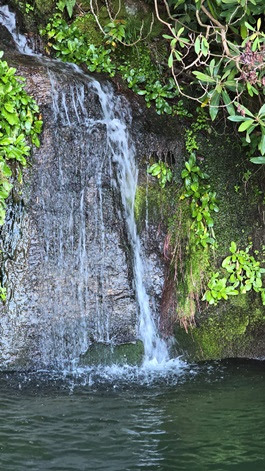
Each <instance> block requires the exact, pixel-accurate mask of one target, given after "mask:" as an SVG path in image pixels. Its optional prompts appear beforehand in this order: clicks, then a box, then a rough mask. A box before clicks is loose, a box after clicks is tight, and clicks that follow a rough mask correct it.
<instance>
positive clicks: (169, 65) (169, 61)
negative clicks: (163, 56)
mask: <svg viewBox="0 0 265 471" xmlns="http://www.w3.org/2000/svg"><path fill="white" fill-rule="evenodd" d="M172 65H173V54H172V52H171V54H170V56H169V58H168V67H169V68H170V69H171V67H172Z"/></svg>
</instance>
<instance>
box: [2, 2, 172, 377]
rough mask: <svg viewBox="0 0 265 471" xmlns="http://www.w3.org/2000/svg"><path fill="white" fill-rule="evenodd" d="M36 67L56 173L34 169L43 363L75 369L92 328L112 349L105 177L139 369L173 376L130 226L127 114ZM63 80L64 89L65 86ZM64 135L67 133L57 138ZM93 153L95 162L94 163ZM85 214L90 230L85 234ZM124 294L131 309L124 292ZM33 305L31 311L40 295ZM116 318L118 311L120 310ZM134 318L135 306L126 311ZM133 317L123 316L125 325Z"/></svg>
mask: <svg viewBox="0 0 265 471" xmlns="http://www.w3.org/2000/svg"><path fill="white" fill-rule="evenodd" d="M0 21H2V22H3V24H4V25H5V26H6V27H7V29H8V30H9V31H10V33H11V34H12V36H13V38H14V40H15V42H16V44H17V46H18V49H19V50H20V52H24V53H27V54H31V51H30V49H29V48H28V47H27V45H26V42H25V41H26V40H25V41H24V39H25V38H24V37H23V36H21V35H20V34H19V33H18V32H17V30H16V27H15V17H14V15H13V14H12V13H10V11H9V9H8V7H6V6H4V7H0ZM23 38H24V39H23ZM38 61H39V62H42V63H43V65H44V66H45V67H46V68H47V74H48V77H49V80H50V84H51V103H52V111H53V125H52V131H51V132H52V133H53V137H52V140H53V142H54V145H53V147H54V152H55V155H56V154H57V158H58V162H57V166H56V175H55V176H54V179H53V180H52V181H51V179H50V176H49V175H47V170H45V169H47V165H50V166H52V165H54V162H53V161H52V160H51V162H48V163H47V162H45V163H43V164H42V165H43V168H42V167H41V168H40V169H39V173H40V175H41V177H40V178H39V195H40V196H39V197H37V201H38V202H39V208H40V213H38V214H39V215H38V218H39V222H38V231H39V232H40V233H41V238H43V241H44V242H43V248H42V249H41V252H42V260H41V263H42V266H41V267H40V268H39V273H38V275H37V276H38V277H39V280H41V283H43V286H45V289H46V294H47V299H46V302H45V305H44V306H43V307H42V308H38V311H36V312H38V313H37V315H36V316H35V317H34V321H35V323H36V324H38V323H39V326H40V328H39V331H40V334H39V354H40V356H41V364H43V365H44V366H49V364H51V365H56V366H57V367H58V368H63V367H65V366H69V361H70V364H71V365H72V366H73V365H75V366H76V365H77V363H78V359H79V357H80V355H82V354H83V353H85V352H86V350H87V349H88V348H89V345H90V339H89V331H90V330H91V322H92V321H91V319H93V331H94V334H93V336H94V340H95V341H97V342H104V343H111V342H112V341H113V329H114V330H115V326H114V327H113V326H112V325H111V322H112V320H111V318H110V313H111V307H110V301H109V299H110V298H109V296H110V295H109V292H112V291H113V284H115V283H114V282H111V283H110V281H109V278H110V276H111V277H112V279H113V276H114V275H113V273H115V270H114V269H116V272H117V275H116V277H117V278H118V277H119V267H118V266H117V267H113V266H111V265H112V264H111V257H112V252H111V250H112V247H113V246H115V244H116V245H117V247H116V249H117V250H118V245H119V243H118V241H117V240H115V239H114V235H115V234H116V233H115V234H114V235H113V234H110V233H109V229H107V228H106V220H107V219H108V214H107V211H108V206H107V209H106V204H107V203H106V201H107V198H109V196H106V190H105V186H104V180H106V173H107V174H108V181H109V182H111V187H112V191H113V193H115V192H116V193H117V191H118V192H119V195H120V196H119V198H120V200H121V203H122V214H118V215H117V216H116V222H115V224H114V226H115V227H116V228H117V227H118V226H123V225H124V226H125V227H126V232H127V236H126V237H127V239H128V243H129V247H130V250H129V251H130V254H131V260H132V267H133V288H134V292H135V297H136V301H137V306H138V337H139V338H140V339H141V340H142V342H143V345H144V360H143V364H142V367H143V368H144V369H145V368H147V369H148V368H149V369H150V368H152V367H160V366H161V367H163V368H164V367H165V366H166V365H169V366H170V367H172V365H173V363H172V362H173V360H169V354H168V349H167V345H166V343H165V341H164V340H163V339H161V337H160V335H159V332H158V327H157V325H156V320H155V319H154V316H153V312H152V308H151V306H152V304H153V303H152V300H150V299H149V296H148V293H147V289H146V286H145V282H144V278H145V273H146V262H145V259H144V256H143V253H142V249H141V241H140V238H139V235H138V234H137V228H136V223H135V219H134V201H135V195H136V189H137V179H138V169H137V164H136V150H135V146H134V144H133V141H132V138H131V136H130V131H129V129H130V126H131V123H132V115H131V110H130V106H129V104H128V102H127V101H126V100H125V98H123V97H120V96H116V95H115V94H114V92H113V89H112V86H111V85H110V84H104V85H101V84H100V83H99V82H98V81H97V80H94V79H93V78H91V77H89V76H87V75H85V74H84V73H83V72H82V71H81V69H79V68H78V67H77V66H75V65H72V64H62V63H60V62H59V61H55V60H51V59H47V58H43V59H42V58H41V57H40V56H39V57H38ZM68 75H69V80H68V82H69V83H67V84H66V85H65V83H64V81H65V77H66V76H68ZM97 102H98V103H99V104H100V107H99V109H98V106H97V105H96V103H97ZM60 129H62V130H63V132H59V130H60ZM102 136H104V139H102ZM93 139H95V141H93ZM95 146H97V147H99V149H98V150H97V149H96V147H95ZM96 151H97V152H98V155H99V156H100V158H99V157H97V156H95V158H94V153H95V152H96ZM67 152H74V156H75V161H73V169H71V172H72V174H71V175H72V176H69V172H70V170H69V165H70V166H71V164H69V162H65V159H64V156H65V155H66V153H67ZM51 159H52V157H51ZM76 162H78V168H76V166H75V165H76ZM45 172H46V174H45ZM70 178H73V179H75V180H77V179H78V182H79V183H78V185H79V187H80V190H78V192H76V190H75V191H74V192H73V191H72V192H70V190H69V187H70V183H71V182H70ZM55 186H56V189H55V188H54V187H55ZM54 190H55V191H54ZM54 211H55V212H54ZM91 214H93V218H92V219H93V221H92V223H91V225H90V226H89V217H90V215H91ZM119 230H120V229H119ZM116 231H118V228H117V229H116ZM115 237H116V236H115ZM122 243H124V241H122ZM122 257H123V258H122ZM118 260H119V262H118V263H121V264H124V263H125V261H124V255H122V254H121V255H120V258H119V259H118ZM113 262H114V260H113ZM114 263H115V262H114ZM113 270H114V272H113ZM110 273H111V275H110ZM47 275H48V276H47ZM118 282H119V280H118V281H117V282H116V285H117V284H118ZM51 285H52V291H51ZM116 285H115V286H116ZM110 287H111V289H110ZM126 290H127V291H126V293H128V294H127V295H126V296H128V300H129V299H130V297H131V294H130V291H129V290H130V288H129V287H127V288H126ZM116 291H117V286H116ZM33 299H35V303H36V304H37V302H38V292H36V296H35V298H34V296H33ZM115 299H117V300H118V299H119V297H118V295H116V298H115V297H114V303H116V304H117V302H118V301H115ZM126 299H127V298H125V301H126ZM112 309H114V308H113V307H112ZM119 309H120V307H119V305H118V304H117V306H116V310H119ZM130 310H132V304H131V305H130V306H129V304H128V311H130ZM124 312H126V311H125V310H124ZM75 313H76V314H75ZM130 316H131V314H130V312H128V319H130ZM123 321H124V320H123V319H121V322H123ZM124 322H125V321H124ZM124 325H125V324H124ZM41 326H43V327H41ZM179 364H180V363H179V362H177V363H175V366H176V365H177V367H179Z"/></svg>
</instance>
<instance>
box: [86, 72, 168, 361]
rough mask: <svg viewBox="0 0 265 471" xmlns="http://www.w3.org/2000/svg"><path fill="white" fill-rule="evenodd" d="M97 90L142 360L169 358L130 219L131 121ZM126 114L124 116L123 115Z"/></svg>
mask: <svg viewBox="0 0 265 471" xmlns="http://www.w3.org/2000/svg"><path fill="white" fill-rule="evenodd" d="M92 87H93V88H94V89H96V90H97V93H98V97H99V100H100V103H101V106H102V111H103V117H104V121H105V123H106V126H107V136H108V145H109V148H110V151H111V154H112V160H113V162H114V163H116V165H117V177H118V182H119V187H120V192H121V198H122V203H123V207H124V211H125V217H126V222H127V227H128V233H129V239H130V242H131V246H132V253H133V261H134V263H133V266H134V282H135V292H136V296H137V300H138V305H139V312H140V319H139V334H140V338H141V340H142V341H143V344H144V352H145V359H144V363H145V364H148V363H149V364H151V363H154V364H159V363H163V362H166V361H167V360H168V358H169V355H168V351H167V346H166V343H165V342H164V341H163V340H162V339H161V338H160V337H159V334H158V331H157V327H156V325H155V321H154V319H153V316H152V312H151V309H150V301H149V297H148V295H147V292H146V288H145V286H144V282H143V280H144V262H143V257H142V254H141V244H140V238H139V236H138V234H137V229H136V223H135V219H134V201H135V195H136V189H137V177H138V170H137V167H136V161H135V148H134V145H133V143H131V142H130V137H129V133H128V128H127V125H126V121H129V122H130V121H131V115H130V110H129V108H128V106H127V107H126V111H125V108H122V106H120V109H119V110H118V116H119V117H118V118H117V117H116V114H117V111H116V113H115V101H116V102H117V99H116V100H115V97H114V95H113V93H112V91H111V89H109V90H108V91H104V90H103V89H102V87H101V85H100V84H99V82H97V81H93V82H92ZM126 115H127V116H126Z"/></svg>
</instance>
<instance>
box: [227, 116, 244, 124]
mask: <svg viewBox="0 0 265 471" xmlns="http://www.w3.org/2000/svg"><path fill="white" fill-rule="evenodd" d="M228 119H229V121H233V122H234V123H239V122H240V121H245V120H246V118H245V117H244V116H239V115H235V116H228Z"/></svg>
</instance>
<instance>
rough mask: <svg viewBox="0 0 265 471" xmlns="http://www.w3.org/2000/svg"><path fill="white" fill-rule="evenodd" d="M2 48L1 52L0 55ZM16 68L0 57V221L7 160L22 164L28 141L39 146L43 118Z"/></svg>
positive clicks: (8, 188)
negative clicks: (39, 115) (25, 88)
mask: <svg viewBox="0 0 265 471" xmlns="http://www.w3.org/2000/svg"><path fill="white" fill-rule="evenodd" d="M2 57H3V52H1V53H0V58H2ZM15 73H16V69H14V68H13V67H9V66H8V64H7V62H6V61H4V60H0V95H1V102H0V111H1V117H0V225H3V223H4V220H5V207H6V203H5V200H6V199H7V197H8V196H9V194H10V191H11V189H12V186H13V185H12V183H11V177H12V171H11V168H10V167H9V165H8V163H7V162H8V161H10V160H15V161H17V162H18V163H19V164H20V165H22V167H25V165H26V164H27V160H26V159H27V157H28V156H29V154H30V146H29V143H30V142H31V143H32V144H34V145H36V146H37V147H39V145H40V141H39V138H38V134H39V133H40V132H41V129H42V121H41V120H40V119H38V113H39V108H38V106H37V104H36V102H35V100H34V99H33V98H31V97H30V96H29V95H28V94H27V93H26V91H25V90H24V84H23V82H24V81H25V79H23V78H22V77H19V76H16V75H15Z"/></svg>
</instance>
